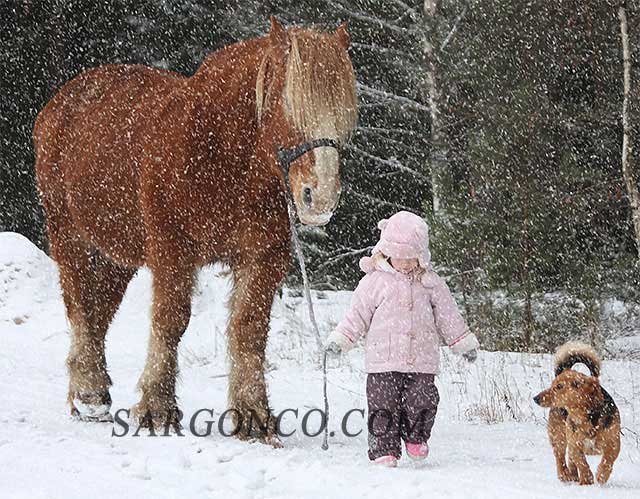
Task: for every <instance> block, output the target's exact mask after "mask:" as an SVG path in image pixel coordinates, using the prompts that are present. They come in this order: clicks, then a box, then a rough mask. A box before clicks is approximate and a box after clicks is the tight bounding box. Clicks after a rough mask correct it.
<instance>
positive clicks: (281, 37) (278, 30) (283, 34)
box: [269, 16, 289, 48]
mask: <svg viewBox="0 0 640 499" xmlns="http://www.w3.org/2000/svg"><path fill="white" fill-rule="evenodd" d="M269 20H270V21H271V29H269V38H270V39H271V43H272V44H273V45H275V46H280V47H283V48H288V47H289V37H288V36H287V30H286V29H285V28H284V27H283V26H282V24H280V22H279V21H278V20H277V19H276V17H275V16H270V17H269Z"/></svg>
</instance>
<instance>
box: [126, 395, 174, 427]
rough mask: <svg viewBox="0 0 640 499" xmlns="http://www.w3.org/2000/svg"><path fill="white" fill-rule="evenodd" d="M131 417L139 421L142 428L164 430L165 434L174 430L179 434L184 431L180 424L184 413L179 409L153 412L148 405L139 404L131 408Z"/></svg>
mask: <svg viewBox="0 0 640 499" xmlns="http://www.w3.org/2000/svg"><path fill="white" fill-rule="evenodd" d="M131 416H132V418H133V419H134V420H135V421H137V423H138V426H139V427H140V428H147V429H152V430H156V431H157V430H164V431H165V432H168V431H169V430H173V431H175V432H176V433H178V434H179V433H180V432H181V431H182V430H183V427H182V424H181V423H180V420H181V419H182V412H181V411H180V409H178V408H177V407H173V408H171V409H167V410H159V409H156V410H153V409H149V408H148V406H147V405H146V404H143V403H142V402H139V403H137V404H136V405H134V406H133V407H132V408H131Z"/></svg>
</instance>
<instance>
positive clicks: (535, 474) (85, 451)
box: [0, 233, 640, 499]
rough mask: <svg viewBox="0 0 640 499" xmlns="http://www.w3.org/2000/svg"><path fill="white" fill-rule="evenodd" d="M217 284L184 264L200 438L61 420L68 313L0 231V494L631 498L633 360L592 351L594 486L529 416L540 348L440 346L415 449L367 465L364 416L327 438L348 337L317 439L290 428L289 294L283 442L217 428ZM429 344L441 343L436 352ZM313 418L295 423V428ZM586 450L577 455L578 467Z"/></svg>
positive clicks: (140, 280) (635, 486)
mask: <svg viewBox="0 0 640 499" xmlns="http://www.w3.org/2000/svg"><path fill="white" fill-rule="evenodd" d="M228 289H229V286H228V280H227V278H226V277H225V276H224V275H220V269H217V268H209V269H206V270H204V271H203V272H202V274H201V276H200V281H199V286H198V292H197V296H196V300H195V302H194V307H193V317H192V320H191V324H190V326H189V330H188V331H187V333H186V334H185V337H184V339H183V341H182V344H181V347H180V363H181V382H180V384H179V387H178V393H179V397H180V402H181V407H182V409H183V411H184V412H185V415H186V416H185V417H186V419H187V425H186V426H188V422H189V421H188V420H189V418H191V417H192V416H193V414H194V413H195V412H196V411H197V410H198V409H212V410H213V411H214V412H213V417H211V415H210V414H207V413H201V414H200V416H199V417H198V418H197V421H196V423H195V429H196V430H197V431H198V432H204V431H205V430H206V428H207V421H210V420H213V421H214V422H215V424H214V426H213V432H212V434H211V435H210V436H207V437H197V436H195V435H192V434H189V432H187V434H186V436H184V437H178V436H175V435H172V436H169V437H149V436H147V435H148V433H145V432H141V433H140V434H141V436H139V437H134V436H132V433H133V431H134V429H131V431H130V433H129V434H128V435H127V436H125V437H120V438H119V437H114V436H112V432H113V431H115V432H117V433H122V427H121V426H119V425H115V426H113V425H110V424H88V423H80V422H76V421H74V420H72V419H71V418H70V416H69V415H68V408H67V406H66V389H67V386H66V384H67V375H66V370H65V366H64V360H65V357H66V353H67V347H68V343H69V337H68V325H67V322H66V319H65V316H64V310H63V305H62V299H61V296H60V290H59V286H58V283H57V272H56V268H55V265H54V264H53V263H52V262H51V260H49V259H48V257H46V256H45V255H44V254H43V253H41V252H40V251H39V250H37V249H36V248H35V247H34V246H33V245H31V243H29V242H28V241H27V240H26V239H24V238H22V237H21V236H18V235H16V234H11V233H0V396H1V397H2V399H1V400H2V402H3V405H2V411H1V412H0V498H2V499H4V498H7V499H13V498H25V499H26V498H28V499H35V498H40V497H42V498H49V497H55V498H57V497H64V498H76V497H77V498H83V499H85V498H87V497H90V498H91V499H99V498H103V497H140V498H144V497H162V498H164V497H167V498H170V497H180V498H191V497H214V498H218V497H219V498H296V499H299V498H312V497H313V498H316V497H317V498H320V497H332V498H333V497H367V498H377V497H380V498H383V497H385V498H388V497H395V498H403V497H408V498H409V497H410V498H419V497H430V498H432V497H464V498H466V499H468V498H470V497H471V498H489V497H496V498H497V497H501V498H502V497H518V498H552V497H553V498H556V497H557V498H560V497H562V498H572V497H580V498H582V497H602V498H632V497H633V498H637V497H640V369H638V368H639V367H640V364H638V363H637V362H633V361H613V360H612V361H605V363H604V368H603V371H604V372H603V376H602V382H603V384H604V385H605V386H606V387H607V389H608V390H609V391H610V392H611V393H612V395H613V397H614V398H615V399H616V402H617V403H618V406H619V407H620V411H621V414H622V421H623V427H624V430H623V431H624V436H623V444H622V452H621V455H620V457H619V459H618V461H617V463H616V465H615V466H614V471H613V475H612V477H611V480H610V482H609V483H608V484H607V485H606V486H603V487H600V486H594V487H580V486H577V485H566V484H561V483H560V482H558V480H557V479H556V476H555V466H554V461H553V456H552V453H551V449H550V446H549V444H548V441H547V436H546V430H545V426H544V420H545V412H544V410H542V409H541V408H539V407H537V406H535V404H533V402H532V401H531V398H532V395H534V394H535V393H537V392H538V391H539V390H540V389H542V388H544V387H546V386H547V384H548V383H549V381H550V379H551V356H549V355H518V354H504V353H488V352H481V355H480V358H479V359H478V362H477V363H476V364H474V365H472V366H468V365H466V364H465V363H464V361H462V360H461V359H459V358H453V357H450V356H449V355H446V354H445V355H444V359H443V372H442V375H441V376H440V377H439V378H438V386H439V389H440V393H441V399H442V401H441V404H440V409H439V413H438V417H437V420H436V425H435V427H434V432H433V436H432V440H431V456H430V457H429V459H428V461H427V462H426V463H424V464H421V465H416V464H414V463H412V462H409V461H408V460H407V459H406V458H405V459H403V460H402V461H401V464H400V466H399V468H397V469H380V468H376V467H373V466H372V465H370V464H369V462H368V460H367V457H366V448H367V447H366V428H365V424H364V422H363V421H362V419H361V418H360V416H359V414H357V413H354V414H352V416H351V417H350V419H349V425H348V427H349V431H351V432H357V431H358V430H359V429H364V430H365V431H363V432H362V433H361V434H360V435H359V436H357V437H347V436H344V435H342V434H341V432H340V431H339V430H340V424H341V419H342V417H343V415H344V414H345V413H346V412H347V411H349V410H350V409H356V408H360V409H362V408H365V407H366V403H365V397H364V380H365V374H364V372H363V361H362V351H361V349H356V350H355V351H353V352H352V353H350V354H349V355H348V356H347V357H346V358H344V359H343V360H341V361H338V362H337V363H336V364H335V365H332V366H331V368H330V370H329V399H330V408H331V420H330V423H329V427H330V429H331V430H335V431H336V434H335V436H334V437H332V438H330V440H329V442H330V447H329V450H328V451H323V450H322V449H321V448H320V444H321V436H318V437H315V438H311V437H305V436H304V435H302V433H301V423H302V422H301V420H302V417H303V416H304V414H305V413H306V412H308V411H309V410H310V409H313V408H321V407H322V404H323V402H322V376H321V370H320V369H319V368H318V362H317V359H316V354H315V340H314V338H313V336H312V333H311V331H310V328H309V327H308V325H307V324H308V321H307V319H306V308H305V306H304V303H303V302H302V301H301V298H300V297H295V296H291V295H290V293H288V292H287V291H286V290H285V293H284V296H283V297H282V298H278V299H277V300H276V302H275V304H274V308H273V313H272V324H271V328H272V332H271V336H270V340H269V347H268V348H269V353H268V357H269V370H268V382H269V386H270V396H271V401H272V406H273V407H274V410H275V411H276V413H277V412H279V411H282V410H283V409H286V408H297V409H298V410H299V413H298V414H299V417H298V422H297V424H296V421H295V418H294V416H293V415H292V414H291V413H289V414H288V416H287V417H285V418H284V422H285V423H284V429H285V430H289V431H291V430H293V429H296V430H297V431H296V433H295V434H294V435H293V436H292V437H288V438H285V439H284V441H283V443H284V448H282V449H273V448H270V447H267V446H265V445H261V444H257V443H246V442H241V441H238V440H236V439H234V438H228V437H224V436H222V435H221V434H220V433H218V432H217V422H218V417H219V416H220V414H221V413H222V412H223V411H224V410H225V401H226V386H227V379H226V372H227V369H226V360H225V340H224V328H225V323H226V314H227V312H226V309H225V304H226V296H227V292H228ZM315 298H316V314H317V315H318V318H319V322H320V325H321V328H322V329H323V333H326V332H327V331H329V329H330V328H331V327H332V326H333V325H334V324H335V323H336V322H337V321H338V320H339V319H340V318H341V316H342V314H343V312H344V310H345V308H346V307H347V305H348V300H349V293H347V292H340V293H324V294H320V295H318V294H316V295H315ZM150 299H151V295H150V276H149V273H148V272H146V271H141V272H140V273H139V275H137V276H136V278H135V279H134V281H132V283H131V285H130V287H129V289H128V291H127V296H126V297H125V301H124V303H123V305H122V307H121V310H120V312H119V313H118V315H117V317H116V319H115V321H114V323H113V325H112V327H111V331H110V334H109V336H108V347H107V358H108V362H109V366H110V372H111V376H112V378H113V381H114V386H113V388H112V391H111V395H112V397H113V409H114V410H117V409H119V408H128V407H130V406H131V405H133V404H134V403H135V402H136V401H137V394H136V391H135V384H136V381H137V378H138V376H139V375H140V373H141V371H142V368H143V363H144V359H145V352H146V344H147V337H148V329H149V313H148V310H149V304H150ZM443 353H444V352H443ZM314 421H316V422H317V418H316V419H314V417H313V416H311V417H310V419H309V421H308V422H309V426H310V427H312V428H313V422H314ZM597 462H598V459H597V458H592V459H590V463H591V465H592V468H594V467H595V465H596V463H597Z"/></svg>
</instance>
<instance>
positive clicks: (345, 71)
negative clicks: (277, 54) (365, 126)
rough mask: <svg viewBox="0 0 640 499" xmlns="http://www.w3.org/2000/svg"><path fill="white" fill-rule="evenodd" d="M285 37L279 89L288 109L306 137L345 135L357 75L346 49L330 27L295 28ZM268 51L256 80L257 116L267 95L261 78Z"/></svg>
mask: <svg viewBox="0 0 640 499" xmlns="http://www.w3.org/2000/svg"><path fill="white" fill-rule="evenodd" d="M289 37H290V41H291V48H290V51H289V56H288V58H287V61H286V65H287V68H286V76H285V84H284V89H283V97H284V110H285V113H286V115H287V116H288V118H289V119H290V120H291V123H292V124H293V126H295V127H296V128H297V129H298V130H299V131H300V132H301V133H302V134H303V136H304V138H305V140H314V139H317V138H322V137H330V138H336V139H338V140H341V141H346V140H347V138H348V136H349V134H350V133H351V131H352V130H353V129H354V128H355V125H356V120H357V117H358V113H357V97H356V92H355V75H354V74H353V67H352V66H351V61H350V59H349V57H348V55H347V52H346V50H345V49H344V48H343V47H341V46H340V44H339V43H338V41H337V40H336V39H335V37H333V36H332V35H331V34H329V33H321V32H318V31H315V30H311V29H301V28H293V29H291V30H289ZM270 55H271V54H270V53H269V52H267V54H265V56H264V58H263V60H262V63H261V64H260V68H259V71H258V78H257V80H256V110H257V115H258V119H260V116H261V114H262V112H263V108H264V107H265V106H266V105H267V104H268V101H269V92H270V89H269V88H268V89H267V91H266V95H265V91H264V78H265V72H266V66H267V64H268V61H269V59H270Z"/></svg>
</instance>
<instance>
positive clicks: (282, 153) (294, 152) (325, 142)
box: [278, 138, 340, 178]
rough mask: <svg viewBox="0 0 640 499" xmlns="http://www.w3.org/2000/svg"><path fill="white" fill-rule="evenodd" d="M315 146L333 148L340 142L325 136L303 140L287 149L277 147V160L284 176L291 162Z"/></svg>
mask: <svg viewBox="0 0 640 499" xmlns="http://www.w3.org/2000/svg"><path fill="white" fill-rule="evenodd" d="M316 147H333V148H334V149H340V144H339V143H338V141H337V140H334V139H327V138H325V139H316V140H311V141H309V142H304V143H302V144H300V145H297V146H295V147H291V148H289V149H285V148H284V147H280V148H279V149H278V161H279V162H280V166H281V168H282V170H283V171H284V173H285V178H286V177H287V176H288V173H289V167H290V166H291V163H293V162H294V161H295V160H296V159H298V158H299V157H300V156H302V155H303V154H306V153H308V152H309V151H311V150H312V149H315V148H316Z"/></svg>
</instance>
